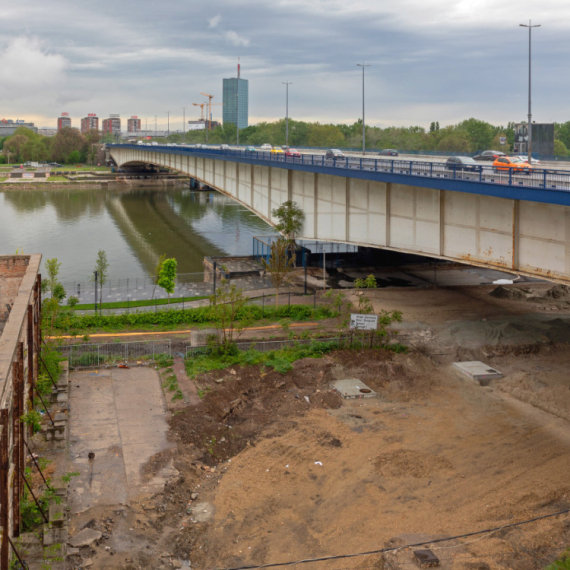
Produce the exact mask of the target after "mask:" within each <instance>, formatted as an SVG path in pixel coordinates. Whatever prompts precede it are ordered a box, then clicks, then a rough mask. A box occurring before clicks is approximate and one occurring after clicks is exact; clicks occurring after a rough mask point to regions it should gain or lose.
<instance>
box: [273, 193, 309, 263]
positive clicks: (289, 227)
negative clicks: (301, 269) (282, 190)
mask: <svg viewBox="0 0 570 570" xmlns="http://www.w3.org/2000/svg"><path fill="white" fill-rule="evenodd" d="M272 214H273V217H275V218H277V219H278V220H279V221H278V222H277V224H275V229H276V230H277V231H278V232H279V233H280V234H281V235H283V237H284V238H285V239H286V240H287V245H288V247H289V251H290V252H291V259H292V260H293V265H294V266H296V255H295V250H296V248H297V244H296V243H295V238H296V236H297V234H298V233H299V232H300V231H301V228H302V226H303V219H304V217H305V214H303V210H301V208H299V206H297V202H293V201H291V200H287V201H286V202H283V204H281V206H279V208H275V209H274V210H273V211H272Z"/></svg>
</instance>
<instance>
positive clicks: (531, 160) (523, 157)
mask: <svg viewBox="0 0 570 570" xmlns="http://www.w3.org/2000/svg"><path fill="white" fill-rule="evenodd" d="M519 158H520V159H521V160H524V162H528V156H519ZM530 163H531V164H540V160H538V158H531V159H530Z"/></svg>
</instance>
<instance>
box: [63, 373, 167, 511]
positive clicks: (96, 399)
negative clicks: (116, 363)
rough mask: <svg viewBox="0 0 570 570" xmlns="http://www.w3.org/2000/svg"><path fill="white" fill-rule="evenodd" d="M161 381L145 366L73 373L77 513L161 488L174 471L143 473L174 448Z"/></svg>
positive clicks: (73, 508) (72, 448) (74, 506)
mask: <svg viewBox="0 0 570 570" xmlns="http://www.w3.org/2000/svg"><path fill="white" fill-rule="evenodd" d="M159 382H160V380H159V377H158V375H157V373H156V372H155V370H154V369H151V368H143V367H140V368H131V369H112V370H92V371H83V372H74V373H72V374H71V376H70V410H71V412H70V425H71V442H70V454H71V459H72V462H73V465H74V469H75V470H77V471H79V473H80V475H79V476H78V477H76V478H73V479H72V483H71V490H72V492H71V493H70V496H71V497H72V500H71V512H72V513H73V514H76V513H80V512H83V511H85V510H86V509H89V508H91V507H95V506H102V505H117V504H121V503H126V502H128V501H131V500H133V499H137V498H139V497H141V496H144V495H150V494H152V493H154V492H157V491H159V490H161V489H162V487H163V485H164V483H165V481H166V479H167V478H168V476H169V475H170V474H171V473H172V468H171V467H169V466H167V467H166V468H163V469H162V470H161V471H160V472H159V473H157V474H156V475H155V476H154V477H153V478H150V479H148V480H147V479H145V477H144V476H143V474H142V473H141V468H142V467H143V466H144V465H145V464H146V463H147V461H148V460H149V459H150V458H151V457H152V456H153V455H155V454H156V453H158V452H160V451H163V450H165V449H167V448H168V447H169V445H170V444H169V443H168V441H167V437H166V436H167V430H168V424H167V422H166V409H165V403H164V398H163V395H162V390H161V388H160V383H159ZM89 452H92V453H94V454H95V457H94V459H92V460H90V459H89V458H88V454H89Z"/></svg>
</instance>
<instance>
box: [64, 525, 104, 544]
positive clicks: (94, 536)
mask: <svg viewBox="0 0 570 570" xmlns="http://www.w3.org/2000/svg"><path fill="white" fill-rule="evenodd" d="M102 536H103V533H101V532H99V531H98V530H93V529H92V528H84V529H83V530H82V531H80V532H78V533H77V534H76V535H75V536H74V537H72V538H70V539H69V540H68V541H67V544H69V546H73V547H74V548H80V547H82V546H91V545H92V544H93V543H94V542H97V541H98V540H99V539H100V538H101V537H102Z"/></svg>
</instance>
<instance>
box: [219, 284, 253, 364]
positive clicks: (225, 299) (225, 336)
mask: <svg viewBox="0 0 570 570" xmlns="http://www.w3.org/2000/svg"><path fill="white" fill-rule="evenodd" d="M210 302H211V303H212V306H211V308H210V310H211V311H212V315H213V321H214V326H215V328H216V331H217V336H218V345H219V347H220V351H221V352H223V353H229V352H231V351H232V350H233V349H234V344H235V342H236V340H237V339H238V338H239V337H240V335H241V334H242V333H243V331H244V329H245V328H246V327H247V326H249V325H250V324H251V322H252V318H251V317H250V316H249V315H248V314H247V312H246V311H244V309H245V306H246V303H247V299H246V298H245V297H244V295H243V290H242V289H239V288H238V287H237V286H236V285H235V284H234V283H230V282H228V281H227V280H226V279H222V282H221V285H220V287H219V288H218V289H217V290H216V294H215V295H212V296H211V297H210Z"/></svg>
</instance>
